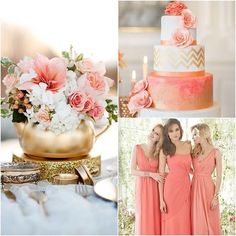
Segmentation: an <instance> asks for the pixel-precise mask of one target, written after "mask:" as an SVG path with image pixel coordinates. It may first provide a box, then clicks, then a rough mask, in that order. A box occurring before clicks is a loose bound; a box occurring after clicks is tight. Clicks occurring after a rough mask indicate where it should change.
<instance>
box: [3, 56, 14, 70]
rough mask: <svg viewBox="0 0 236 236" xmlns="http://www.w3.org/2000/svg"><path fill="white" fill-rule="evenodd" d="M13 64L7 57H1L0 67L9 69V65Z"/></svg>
mask: <svg viewBox="0 0 236 236" xmlns="http://www.w3.org/2000/svg"><path fill="white" fill-rule="evenodd" d="M12 64H13V62H12V61H11V60H10V59H9V58H8V57H1V65H2V66H3V67H6V68H7V67H9V66H10V65H12Z"/></svg>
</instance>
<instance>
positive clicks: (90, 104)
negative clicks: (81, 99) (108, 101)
mask: <svg viewBox="0 0 236 236" xmlns="http://www.w3.org/2000/svg"><path fill="white" fill-rule="evenodd" d="M93 106H94V101H93V98H92V97H91V96H90V95H87V100H86V102H85V103H84V109H83V111H82V112H84V113H86V112H88V111H89V110H91V109H92V108H93Z"/></svg>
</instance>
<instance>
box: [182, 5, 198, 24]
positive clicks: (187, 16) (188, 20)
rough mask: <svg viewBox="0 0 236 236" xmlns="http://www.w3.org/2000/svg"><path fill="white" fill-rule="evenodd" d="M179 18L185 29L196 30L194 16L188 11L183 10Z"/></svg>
mask: <svg viewBox="0 0 236 236" xmlns="http://www.w3.org/2000/svg"><path fill="white" fill-rule="evenodd" d="M181 16H182V19H183V26H184V27H185V28H196V16H194V15H193V13H192V12H191V11H190V10H189V9H184V10H183V11H182V14H181Z"/></svg>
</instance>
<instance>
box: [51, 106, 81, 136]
mask: <svg viewBox="0 0 236 236" xmlns="http://www.w3.org/2000/svg"><path fill="white" fill-rule="evenodd" d="M55 112H56V113H55V114H54V115H53V118H52V120H51V123H50V126H49V127H48V129H49V130H51V131H53V132H54V133H55V134H60V133H64V132H66V131H71V130H75V129H76V128H77V127H78V125H79V123H80V121H81V119H82V117H80V116H78V113H77V112H76V111H75V110H73V109H72V108H71V106H70V105H68V104H66V102H63V101H61V102H59V103H58V104H57V106H56V108H55Z"/></svg>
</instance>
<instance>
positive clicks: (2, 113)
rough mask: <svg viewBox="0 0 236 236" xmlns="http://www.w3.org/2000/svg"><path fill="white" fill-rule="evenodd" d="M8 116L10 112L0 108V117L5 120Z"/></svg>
mask: <svg viewBox="0 0 236 236" xmlns="http://www.w3.org/2000/svg"><path fill="white" fill-rule="evenodd" d="M9 116H11V110H9V109H4V108H1V117H3V118H7V117H9Z"/></svg>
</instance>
